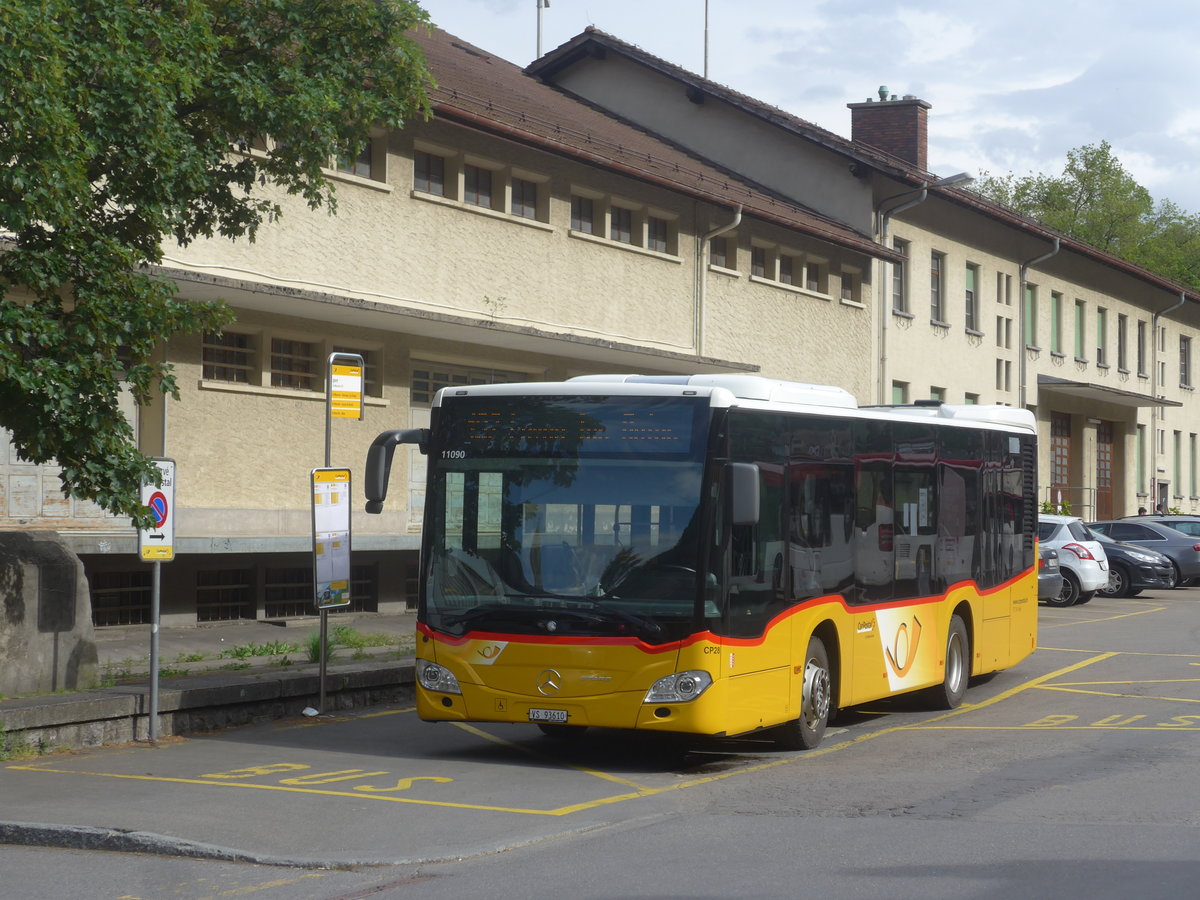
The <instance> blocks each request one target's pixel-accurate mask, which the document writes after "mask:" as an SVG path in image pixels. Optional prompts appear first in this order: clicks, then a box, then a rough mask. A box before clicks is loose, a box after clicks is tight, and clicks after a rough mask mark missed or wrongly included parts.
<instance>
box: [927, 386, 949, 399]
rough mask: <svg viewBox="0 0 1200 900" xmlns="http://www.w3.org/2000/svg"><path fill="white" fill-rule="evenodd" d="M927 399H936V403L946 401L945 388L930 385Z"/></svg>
mask: <svg viewBox="0 0 1200 900" xmlns="http://www.w3.org/2000/svg"><path fill="white" fill-rule="evenodd" d="M929 399H930V400H936V401H937V402H938V403H945V402H946V389H945V388H944V387H930V388H929Z"/></svg>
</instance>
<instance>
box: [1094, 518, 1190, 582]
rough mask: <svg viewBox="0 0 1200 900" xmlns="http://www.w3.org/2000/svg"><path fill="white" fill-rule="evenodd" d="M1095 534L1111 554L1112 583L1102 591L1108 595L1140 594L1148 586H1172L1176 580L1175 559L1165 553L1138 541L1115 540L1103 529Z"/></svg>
mask: <svg viewBox="0 0 1200 900" xmlns="http://www.w3.org/2000/svg"><path fill="white" fill-rule="evenodd" d="M1095 535H1096V540H1098V541H1099V542H1100V543H1102V544H1103V545H1104V555H1105V556H1107V557H1108V584H1106V585H1105V586H1104V587H1102V588H1100V590H1099V591H1098V593H1100V594H1103V595H1104V596H1105V597H1136V596H1137V595H1138V594H1140V593H1141V592H1142V591H1144V590H1145V589H1146V588H1168V589H1169V588H1170V587H1171V585H1172V584H1173V583H1174V578H1175V570H1174V568H1173V567H1172V566H1171V560H1169V559H1168V558H1167V557H1165V556H1163V555H1162V554H1161V553H1158V552H1156V551H1154V550H1148V549H1147V548H1145V547H1142V546H1140V545H1138V544H1125V543H1122V542H1121V541H1114V540H1113V539H1112V538H1110V537H1109V536H1108V535H1107V534H1102V533H1101V532H1099V531H1097V532H1095Z"/></svg>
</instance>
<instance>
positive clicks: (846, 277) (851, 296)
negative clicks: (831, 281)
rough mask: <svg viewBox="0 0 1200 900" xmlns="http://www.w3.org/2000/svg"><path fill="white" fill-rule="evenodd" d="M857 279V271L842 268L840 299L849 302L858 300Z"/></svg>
mask: <svg viewBox="0 0 1200 900" xmlns="http://www.w3.org/2000/svg"><path fill="white" fill-rule="evenodd" d="M858 279H859V275H858V273H857V272H854V271H851V270H849V269H842V299H843V300H846V301H849V302H851V303H857V302H858V296H859V291H858Z"/></svg>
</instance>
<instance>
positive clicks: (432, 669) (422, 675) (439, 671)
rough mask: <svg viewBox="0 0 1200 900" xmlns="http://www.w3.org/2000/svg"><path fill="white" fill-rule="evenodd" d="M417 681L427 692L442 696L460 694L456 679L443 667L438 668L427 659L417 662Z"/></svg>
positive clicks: (460, 689) (460, 690)
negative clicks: (434, 692)
mask: <svg viewBox="0 0 1200 900" xmlns="http://www.w3.org/2000/svg"><path fill="white" fill-rule="evenodd" d="M417 681H419V682H421V687H423V688H425V690H427V691H438V692H440V693H442V694H461V693H462V688H460V687H459V686H458V679H457V678H455V677H454V673H453V672H451V671H450V670H449V669H447V668H446V667H445V666H439V665H438V664H437V663H435V662H430V661H429V660H427V659H418V660H417Z"/></svg>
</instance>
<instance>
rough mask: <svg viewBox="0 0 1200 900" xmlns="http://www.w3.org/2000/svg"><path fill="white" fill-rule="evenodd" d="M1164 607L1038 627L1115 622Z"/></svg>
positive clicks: (1164, 609)
mask: <svg viewBox="0 0 1200 900" xmlns="http://www.w3.org/2000/svg"><path fill="white" fill-rule="evenodd" d="M1166 609H1167V607H1165V606H1156V607H1153V608H1152V609H1139V610H1135V611H1134V612H1127V613H1117V614H1115V615H1111V616H1096V617H1095V618H1091V617H1089V618H1086V619H1071V620H1070V621H1067V622H1063V621H1058V622H1056V623H1054V624H1053V625H1039V626H1038V627H1039V628H1040V629H1041V630H1043V631H1044V630H1047V629H1050V628H1070V627H1071V626H1073V625H1095V624H1096V623H1098V622H1115V621H1116V620H1117V619H1128V618H1129V617H1130V616H1144V615H1146V614H1147V613H1156V612H1165V611H1166Z"/></svg>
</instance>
